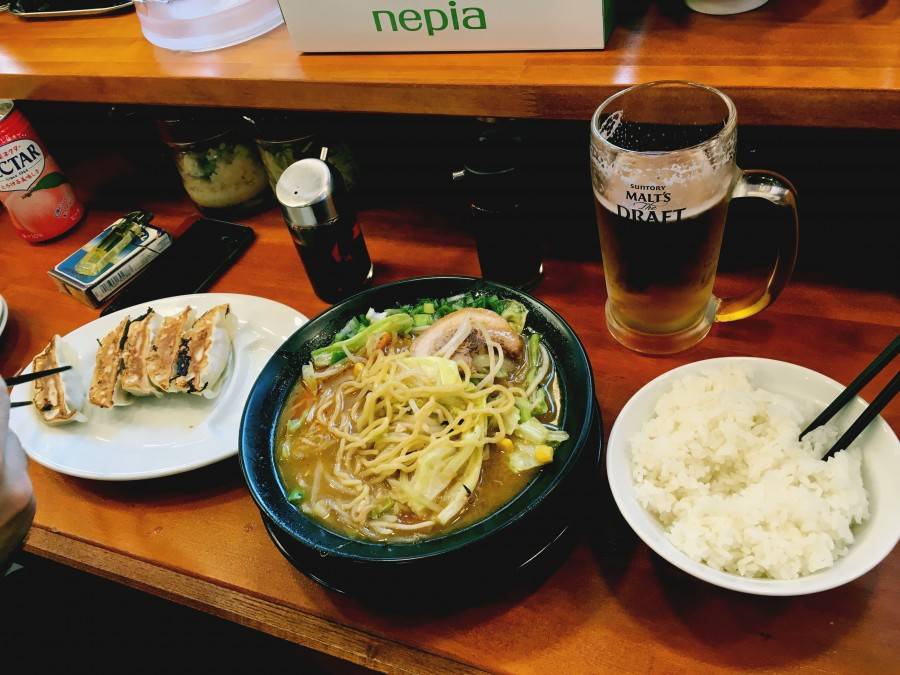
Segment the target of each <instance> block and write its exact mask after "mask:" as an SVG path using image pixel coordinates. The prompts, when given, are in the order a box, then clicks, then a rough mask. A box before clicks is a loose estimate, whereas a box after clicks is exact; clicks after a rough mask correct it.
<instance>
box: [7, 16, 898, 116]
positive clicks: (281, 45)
mask: <svg viewBox="0 0 900 675" xmlns="http://www.w3.org/2000/svg"><path fill="white" fill-rule="evenodd" d="M662 7H666V8H668V9H667V11H663V9H661V8H662ZM632 11H633V10H632ZM898 35H900V5H898V4H897V3H896V2H886V1H881V0H855V1H853V2H850V1H848V0H821V1H819V2H808V1H807V0H778V1H773V2H770V3H768V4H767V5H766V6H764V7H763V8H762V9H759V10H756V11H753V12H748V13H746V14H740V15H736V16H731V17H718V16H706V15H702V14H696V13H693V12H690V11H688V10H687V9H686V8H685V7H684V6H683V5H682V4H681V2H680V1H678V2H676V1H674V0H673V1H672V2H667V3H666V2H662V1H660V2H656V3H653V4H652V6H651V7H650V8H649V9H647V10H646V12H645V13H644V14H643V15H639V16H636V17H634V16H632V17H627V18H626V19H625V20H624V21H623V23H622V24H621V25H618V26H616V28H615V30H614V32H613V35H612V39H611V42H610V44H609V47H608V49H606V50H605V51H593V52H556V53H545V52H529V53H491V54H412V55H410V54H380V55H369V54H362V55H317V54H311V55H298V54H297V53H296V52H295V50H294V49H293V47H292V46H291V44H290V41H289V38H288V34H287V30H286V29H285V28H284V27H283V26H282V27H281V28H279V29H277V30H275V31H273V32H271V33H269V34H268V35H265V36H263V37H261V38H258V39H256V40H253V41H251V42H249V43H246V44H243V45H239V46H236V47H232V48H229V49H224V50H220V51H215V52H209V53H204V54H186V53H176V52H171V51H167V50H164V49H159V48H156V47H154V46H153V45H151V44H150V43H149V42H147V41H146V40H145V39H144V38H143V36H142V35H141V32H140V28H139V24H138V20H137V17H136V16H135V15H134V14H133V13H128V14H121V15H116V16H107V17H97V18H82V19H76V20H72V19H70V20H54V21H49V20H46V21H31V22H26V21H23V20H21V19H18V18H17V17H14V16H12V15H9V14H0V96H3V97H9V98H19V99H45V100H61V101H94V102H108V103H141V104H167V105H201V106H230V107H244V108H250V107H258V108H267V107H271V108H293V109H298V110H328V111H357V112H384V113H413V114H445V115H475V116H477V115H482V116H497V117H500V116H508V117H542V118H568V119H588V118H589V116H590V114H591V113H592V112H593V110H594V109H595V107H596V106H597V104H598V103H599V102H600V101H602V100H603V99H604V98H605V97H607V96H608V95H609V94H611V93H612V92H614V91H616V90H618V89H621V88H623V87H624V86H627V85H630V84H633V83H636V82H644V81H649V80H656V79H691V80H696V81H701V82H705V83H707V84H711V85H714V86H717V87H721V88H722V89H724V90H725V91H726V92H727V93H729V94H730V95H731V96H733V97H734V99H735V101H736V102H737V105H738V110H740V115H741V121H742V122H743V123H748V124H785V125H797V126H834V127H874V128H895V129H896V128H900V40H898V39H897V36H898Z"/></svg>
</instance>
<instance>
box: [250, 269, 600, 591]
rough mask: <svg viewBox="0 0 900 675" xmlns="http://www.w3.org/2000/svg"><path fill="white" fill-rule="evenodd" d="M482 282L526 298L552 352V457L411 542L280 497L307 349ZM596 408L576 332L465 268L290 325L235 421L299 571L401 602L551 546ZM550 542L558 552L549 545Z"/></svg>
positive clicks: (367, 294) (584, 488)
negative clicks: (284, 423)
mask: <svg viewBox="0 0 900 675" xmlns="http://www.w3.org/2000/svg"><path fill="white" fill-rule="evenodd" d="M468 291H472V292H485V293H493V294H496V295H498V296H499V297H501V298H508V299H515V300H518V301H519V302H521V303H523V304H524V305H525V306H526V307H527V308H528V320H527V324H526V325H527V326H528V327H530V328H532V329H533V330H536V331H538V332H539V333H540V334H541V336H542V338H543V341H544V344H545V346H546V347H547V348H548V349H549V351H550V353H551V355H552V356H553V359H554V362H555V366H556V372H557V381H558V383H559V390H560V399H561V401H560V402H561V415H560V418H559V421H558V424H559V426H560V427H561V428H563V429H565V431H567V432H568V433H569V440H567V441H565V442H564V443H562V444H560V446H559V447H558V448H557V449H556V452H555V454H554V461H553V462H552V463H551V464H547V465H545V466H544V467H542V468H541V469H540V470H539V471H537V472H536V474H535V477H534V478H533V479H532V480H531V482H530V483H529V484H528V485H527V486H526V487H525V488H524V489H523V490H522V492H520V493H519V494H518V495H517V496H516V497H514V498H513V499H511V500H510V501H509V502H507V503H506V504H505V505H504V506H502V507H500V509H498V510H497V511H495V512H493V513H492V514H490V515H488V516H486V517H485V518H484V519H482V520H480V521H477V522H475V523H472V524H470V525H468V526H466V527H463V528H460V529H458V530H454V531H452V532H449V533H444V534H439V535H436V536H435V537H433V538H430V539H423V540H421V541H417V542H413V543H409V542H404V543H380V542H371V541H364V540H359V539H353V538H350V537H347V536H345V535H342V534H338V533H336V532H333V531H331V530H329V529H327V528H326V527H325V526H323V525H322V524H320V523H319V522H317V521H315V520H313V519H311V518H309V517H307V516H306V515H305V514H303V513H302V512H300V511H298V510H297V509H296V508H295V507H294V506H293V505H292V504H291V503H290V502H288V500H287V496H286V491H285V487H284V485H283V484H282V481H281V477H280V475H279V472H278V468H277V466H276V463H275V457H276V453H275V450H276V443H275V437H276V429H277V426H278V420H279V416H280V415H281V412H282V409H283V408H284V406H285V403H286V402H287V400H288V397H289V395H290V393H291V391H292V390H293V388H294V385H295V384H296V383H297V382H298V381H299V380H300V378H301V368H302V366H303V365H304V364H305V363H308V362H309V361H310V353H311V352H312V350H313V349H316V348H317V347H321V346H324V345H327V344H329V343H330V342H331V341H332V339H333V337H334V335H335V333H337V332H338V331H339V330H340V329H341V328H342V327H343V326H344V324H346V323H347V321H349V320H350V319H351V318H352V317H354V316H357V315H359V314H362V313H365V312H366V311H367V310H368V309H369V307H374V308H375V309H377V310H382V309H385V308H388V307H392V306H395V305H398V304H408V303H412V302H415V301H417V300H418V299H420V298H423V297H436V298H443V297H449V296H452V295H456V294H458V293H465V292H468ZM601 439H602V433H601V429H600V414H599V411H598V410H597V407H596V402H595V399H594V385H593V376H592V373H591V366H590V362H589V361H588V357H587V354H586V353H585V351H584V347H583V346H582V345H581V342H580V341H579V340H578V338H577V337H576V336H575V333H574V332H573V331H572V329H571V328H569V326H568V325H567V324H566V322H565V321H563V320H562V318H560V316H559V315H558V314H556V312H554V311H553V310H551V309H550V308H549V307H547V306H546V305H544V304H543V303H541V302H540V301H538V300H535V299H534V298H532V297H531V296H529V295H527V294H525V293H522V292H521V291H517V290H515V289H512V288H509V287H507V286H502V285H500V284H495V283H491V282H488V281H485V280H483V279H475V278H471V277H421V278H416V279H408V280H405V281H398V282H395V283H391V284H385V285H383V286H377V287H375V288H371V289H368V290H365V291H363V292H361V293H358V294H357V295H354V296H353V297H351V298H348V299H347V300H345V301H343V302H341V303H339V304H337V305H335V306H334V307H332V308H331V309H329V310H327V311H325V312H323V313H322V314H320V315H319V316H317V317H316V318H314V319H313V320H311V321H310V322H309V323H307V324H306V325H304V326H303V327H302V328H300V330H298V331H297V332H296V333H294V334H293V335H292V336H291V337H290V338H289V339H288V340H287V341H286V342H285V343H284V344H283V345H282V346H281V348H280V349H279V350H278V351H277V352H276V353H275V354H274V355H273V356H272V358H271V359H270V360H269V362H268V363H267V364H266V366H265V368H263V370H262V372H261V373H260V375H259V378H258V379H257V380H256V383H255V384H254V386H253V389H252V390H251V392H250V395H249V397H248V398H247V403H246V406H245V408H244V414H243V418H242V420H241V430H240V461H241V468H242V470H243V472H244V478H245V479H246V481H247V485H248V487H249V488H250V493H251V494H252V496H253V499H254V500H255V501H256V504H257V506H258V507H259V509H260V511H261V513H262V517H263V521H264V523H265V525H266V527H267V528H268V530H269V533H270V535H271V536H272V539H273V540H274V542H275V543H276V545H277V546H278V548H279V549H280V550H281V551H282V553H284V554H285V556H286V557H287V558H288V559H289V560H290V561H291V562H292V563H293V564H294V565H295V566H296V567H297V568H298V569H300V570H301V571H302V572H304V573H306V574H307V575H309V576H310V577H312V578H313V579H315V580H316V581H318V582H320V583H322V584H324V585H325V586H328V587H330V588H332V589H335V590H339V591H343V592H347V593H350V594H353V595H357V596H364V597H367V598H369V599H371V600H374V601H379V600H388V601H390V602H394V603H396V604H398V605H402V604H406V602H418V601H420V600H422V599H424V598H425V597H428V596H432V595H433V596H446V597H459V596H460V595H461V594H463V595H468V594H470V592H476V593H477V592H481V591H483V590H484V588H485V587H486V586H490V587H491V588H496V586H497V585H498V584H500V585H504V584H509V583H510V582H512V581H513V580H514V579H515V578H516V576H517V575H518V573H519V572H522V571H523V570H525V569H526V568H527V569H536V568H539V567H541V566H540V565H537V564H536V561H537V560H538V559H540V558H545V559H547V560H549V559H553V558H554V557H555V558H558V557H559V555H558V551H559V550H560V549H561V547H562V546H563V543H562V542H564V541H565V540H566V539H567V537H566V534H567V533H569V532H571V530H572V529H573V524H574V523H575V522H576V521H577V520H578V514H579V512H580V511H581V510H582V508H581V503H582V501H583V500H584V498H585V495H586V494H589V493H590V492H593V491H595V490H596V485H597V476H598V463H599V453H600V444H601ZM554 551H556V552H557V555H556V556H553V555H552V553H553V552H554Z"/></svg>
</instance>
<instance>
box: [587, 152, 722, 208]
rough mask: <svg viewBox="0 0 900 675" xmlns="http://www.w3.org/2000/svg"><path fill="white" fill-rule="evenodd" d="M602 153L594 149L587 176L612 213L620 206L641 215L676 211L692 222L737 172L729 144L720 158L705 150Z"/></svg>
mask: <svg viewBox="0 0 900 675" xmlns="http://www.w3.org/2000/svg"><path fill="white" fill-rule="evenodd" d="M604 154H605V153H604V152H602V151H598V150H597V149H596V148H595V147H593V146H592V148H591V169H592V170H591V177H592V183H593V188H594V196H595V198H596V199H597V201H598V202H599V203H600V204H602V205H603V206H604V208H606V209H607V210H609V211H611V212H613V213H617V212H618V210H617V207H619V206H621V207H624V208H627V209H629V210H631V209H639V210H642V211H657V212H661V211H665V210H669V211H674V210H678V211H680V212H681V213H680V216H679V217H680V218H681V219H685V218H693V217H695V216H697V215H699V214H701V213H703V212H705V211H707V210H709V209H710V208H712V207H713V206H715V205H716V204H718V203H719V202H720V201H722V199H724V198H725V197H726V196H727V194H728V193H729V192H730V191H731V189H732V184H733V181H734V176H735V171H736V167H735V166H734V155H733V144H732V145H731V150H730V151H727V152H725V153H724V155H722V154H720V153H715V152H708V151H707V149H705V148H704V149H697V150H692V151H688V152H675V153H642V154H640V155H635V154H632V153H609V154H608V155H607V156H604ZM711 155H714V157H711ZM713 159H715V160H716V161H713ZM609 160H612V161H609Z"/></svg>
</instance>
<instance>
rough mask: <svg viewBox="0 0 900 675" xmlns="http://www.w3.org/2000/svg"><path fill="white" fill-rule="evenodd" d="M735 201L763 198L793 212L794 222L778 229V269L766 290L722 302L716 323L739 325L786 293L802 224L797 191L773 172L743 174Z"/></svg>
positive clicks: (782, 177)
mask: <svg viewBox="0 0 900 675" xmlns="http://www.w3.org/2000/svg"><path fill="white" fill-rule="evenodd" d="M731 197H732V199H738V198H740V197H760V198H762V199H767V200H769V201H770V202H772V203H773V204H775V205H777V206H783V207H785V208H788V209H790V210H791V218H790V220H789V221H787V220H786V221H785V222H783V223H781V224H779V226H778V228H779V229H778V233H777V255H776V258H775V266H774V267H773V268H772V272H771V274H769V278H768V280H767V281H766V285H765V288H763V289H761V290H757V291H753V292H751V293H747V294H746V295H740V296H737V297H734V298H722V299H721V300H719V306H718V308H717V309H716V321H737V320H738V319H746V318H747V317H748V316H753V315H754V314H756V313H758V312H761V311H762V310H764V309H765V308H766V307H768V306H769V305H771V304H772V303H773V302H774V301H775V298H777V297H778V295H779V293H781V291H782V290H784V287H785V285H786V284H787V282H788V279H790V278H791V273H792V272H793V271H794V263H795V262H796V260H797V240H798V238H799V235H800V224H799V222H798V220H797V191H796V190H795V189H794V186H793V185H791V184H790V182H789V181H788V179H787V178H785V177H784V176H780V175H778V174H777V173H773V172H771V171H742V172H741V176H740V178H739V179H738V181H737V184H736V185H735V186H734V190H733V191H732V193H731Z"/></svg>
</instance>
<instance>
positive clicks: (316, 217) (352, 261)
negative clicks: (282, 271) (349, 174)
mask: <svg viewBox="0 0 900 675" xmlns="http://www.w3.org/2000/svg"><path fill="white" fill-rule="evenodd" d="M275 196H276V197H277V198H278V203H279V204H280V205H281V212H282V214H283V216H284V220H285V222H286V223H287V226H288V230H289V231H290V233H291V238H292V239H293V241H294V246H296V247H297V252H298V253H299V254H300V260H302V261H303V266H304V268H305V269H306V274H307V276H308V277H309V281H310V283H311V284H312V287H313V290H314V291H315V292H316V295H318V296H319V297H320V298H322V300H325V301H326V302H336V301H338V300H340V299H342V298H345V297H347V296H349V295H352V294H353V293H356V292H357V291H360V290H362V289H363V288H365V286H366V285H367V284H368V283H369V282H370V281H371V279H372V275H373V271H374V268H373V265H372V260H371V258H370V257H369V251H368V249H367V248H366V242H365V239H364V238H363V234H362V231H361V230H360V227H359V223H357V222H356V212H355V209H353V207H352V204H351V203H350V200H349V199H348V197H347V194H346V191H345V189H344V186H343V181H342V179H341V176H340V174H339V173H338V172H336V171H334V170H333V169H332V168H331V167H330V166H329V165H328V164H326V163H325V162H324V161H322V160H321V159H314V158H307V159H301V160H300V161H299V162H294V163H293V164H291V165H290V166H289V167H288V168H287V169H285V170H284V173H282V174H281V177H280V178H279V179H278V184H277V185H276V186H275Z"/></svg>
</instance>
